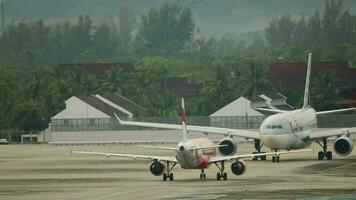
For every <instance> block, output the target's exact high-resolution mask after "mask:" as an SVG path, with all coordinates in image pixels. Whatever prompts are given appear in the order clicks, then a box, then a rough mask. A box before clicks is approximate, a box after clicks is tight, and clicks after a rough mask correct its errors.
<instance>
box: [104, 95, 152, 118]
mask: <svg viewBox="0 0 356 200" xmlns="http://www.w3.org/2000/svg"><path fill="white" fill-rule="evenodd" d="M101 96H102V97H104V98H106V99H108V100H109V101H111V102H113V103H115V104H117V105H120V106H121V107H123V108H124V109H126V110H129V111H130V112H131V113H133V114H134V115H135V116H146V114H147V111H146V109H145V108H144V107H142V106H140V105H138V104H137V103H135V102H133V101H131V100H129V99H127V98H125V97H123V96H121V95H119V94H118V93H113V94H106V95H101Z"/></svg>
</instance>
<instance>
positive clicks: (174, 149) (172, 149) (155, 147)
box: [138, 145, 178, 151]
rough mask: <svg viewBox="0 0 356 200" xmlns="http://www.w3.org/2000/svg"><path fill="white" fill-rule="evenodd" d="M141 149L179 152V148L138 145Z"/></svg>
mask: <svg viewBox="0 0 356 200" xmlns="http://www.w3.org/2000/svg"><path fill="white" fill-rule="evenodd" d="M138 146H139V147H144V148H151V149H162V150H169V151H178V148H175V147H159V146H148V145H138Z"/></svg>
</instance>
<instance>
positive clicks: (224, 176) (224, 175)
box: [223, 172, 227, 181]
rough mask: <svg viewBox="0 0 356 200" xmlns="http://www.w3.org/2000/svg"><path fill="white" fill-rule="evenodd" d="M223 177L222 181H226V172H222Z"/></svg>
mask: <svg viewBox="0 0 356 200" xmlns="http://www.w3.org/2000/svg"><path fill="white" fill-rule="evenodd" d="M223 178H224V181H226V180H227V173H226V172H224V174H223Z"/></svg>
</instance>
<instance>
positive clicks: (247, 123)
mask: <svg viewBox="0 0 356 200" xmlns="http://www.w3.org/2000/svg"><path fill="white" fill-rule="evenodd" d="M264 118H265V117H264V116H243V117H242V116H231V117H230V116H229V117H207V116H191V117H189V118H188V122H187V123H188V125H197V126H214V127H222V128H234V129H258V128H259V126H260V125H261V123H262V121H263V120H264ZM125 120H131V121H141V122H156V123H167V124H181V118H180V117H138V118H133V119H125ZM318 126H319V128H337V127H356V114H337V115H324V116H319V117H318ZM143 129H147V128H144V127H133V126H123V125H120V124H119V123H118V121H117V120H116V119H60V120H59V119H55V120H52V121H51V123H50V130H51V131H52V132H63V131H109V130H143Z"/></svg>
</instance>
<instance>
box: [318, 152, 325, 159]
mask: <svg viewBox="0 0 356 200" xmlns="http://www.w3.org/2000/svg"><path fill="white" fill-rule="evenodd" d="M324 156H325V155H324V152H322V151H319V153H318V159H319V160H323V159H324Z"/></svg>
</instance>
